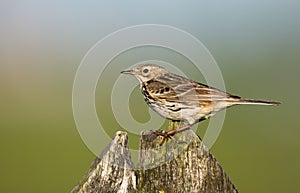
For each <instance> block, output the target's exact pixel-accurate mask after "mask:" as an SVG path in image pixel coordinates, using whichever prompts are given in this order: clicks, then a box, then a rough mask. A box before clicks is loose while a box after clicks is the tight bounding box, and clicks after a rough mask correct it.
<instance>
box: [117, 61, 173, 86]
mask: <svg viewBox="0 0 300 193" xmlns="http://www.w3.org/2000/svg"><path fill="white" fill-rule="evenodd" d="M167 72H168V71H167V70H166V69H164V68H163V67H160V66H157V65H154V64H141V65H139V66H136V67H134V68H133V69H132V70H125V71H122V72H121V73H123V74H130V75H134V76H135V77H136V78H137V79H138V80H139V81H140V82H147V81H149V80H152V79H154V78H155V77H157V76H160V75H163V74H165V73H167Z"/></svg>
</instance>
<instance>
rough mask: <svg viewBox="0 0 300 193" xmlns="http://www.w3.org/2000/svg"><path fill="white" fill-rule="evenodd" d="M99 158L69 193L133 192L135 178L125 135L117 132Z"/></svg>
mask: <svg viewBox="0 0 300 193" xmlns="http://www.w3.org/2000/svg"><path fill="white" fill-rule="evenodd" d="M100 158H101V159H100ZM100 158H98V157H97V158H96V159H95V161H94V162H93V164H92V165H91V166H90V169H89V171H88V172H87V174H86V175H85V176H84V177H83V179H82V180H81V181H80V182H79V184H78V185H77V186H75V187H74V188H73V190H72V191H71V193H75V192H79V193H88V192H90V193H98V192H99V193H100V192H111V193H113V192H117V193H126V192H129V191H130V192H135V190H136V185H135V183H136V176H135V172H134V170H133V164H132V162H131V159H130V153H129V150H128V137H127V133H125V132H121V131H118V132H117V133H116V135H115V137H114V139H113V140H112V141H111V143H110V144H109V145H108V146H107V148H106V150H104V151H103V152H102V154H101V155H100Z"/></svg>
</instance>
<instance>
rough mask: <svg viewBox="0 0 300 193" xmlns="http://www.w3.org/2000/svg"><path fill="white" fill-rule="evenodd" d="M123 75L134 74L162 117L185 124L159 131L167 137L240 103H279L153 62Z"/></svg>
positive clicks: (151, 103)
mask: <svg viewBox="0 0 300 193" xmlns="http://www.w3.org/2000/svg"><path fill="white" fill-rule="evenodd" d="M121 73H123V74H130V75H134V76H135V77H136V78H137V79H138V80H139V82H140V89H141V91H142V93H143V95H144V99H145V101H146V103H147V104H148V105H149V106H150V107H151V108H152V109H153V110H154V111H156V112H157V113H158V114H160V115H161V116H163V117H165V118H168V119H171V120H172V121H185V123H186V124H185V125H184V126H182V127H179V128H176V129H173V130H171V131H168V132H165V131H156V132H155V133H156V134H158V135H161V136H163V137H164V139H165V138H172V136H173V135H174V134H175V133H176V132H179V131H183V130H185V129H187V128H190V127H191V126H192V125H194V124H195V123H197V122H200V121H202V120H205V119H208V118H209V117H211V116H213V115H214V114H216V113H217V112H218V111H220V110H222V109H225V108H227V107H230V106H233V105H239V104H256V105H278V104H280V103H279V102H270V101H262V100H251V99H242V98H241V97H239V96H234V95H231V94H229V93H227V92H223V91H221V90H218V89H216V88H213V87H210V86H207V85H205V84H201V83H198V82H195V81H193V80H189V79H187V78H185V77H182V76H179V75H177V74H173V73H171V72H169V71H167V70H166V69H165V68H162V67H160V66H157V65H154V64H142V65H139V66H137V67H135V68H133V69H132V70H127V71H122V72H121Z"/></svg>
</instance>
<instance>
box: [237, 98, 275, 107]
mask: <svg viewBox="0 0 300 193" xmlns="http://www.w3.org/2000/svg"><path fill="white" fill-rule="evenodd" d="M233 103H234V104H235V105H240V104H249V105H272V106H277V105H280V104H281V103H280V102H276V101H264V100H253V99H239V100H235V101H233Z"/></svg>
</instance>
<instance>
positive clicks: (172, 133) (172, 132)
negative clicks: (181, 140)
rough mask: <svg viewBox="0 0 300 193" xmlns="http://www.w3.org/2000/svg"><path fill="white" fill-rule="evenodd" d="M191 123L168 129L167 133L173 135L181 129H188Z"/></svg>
mask: <svg viewBox="0 0 300 193" xmlns="http://www.w3.org/2000/svg"><path fill="white" fill-rule="evenodd" d="M192 126H193V125H190V124H186V125H184V126H182V127H180V128H177V129H172V130H170V131H168V132H167V135H170V136H173V135H175V134H176V133H179V132H182V131H185V130H187V129H189V128H190V127H192Z"/></svg>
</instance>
